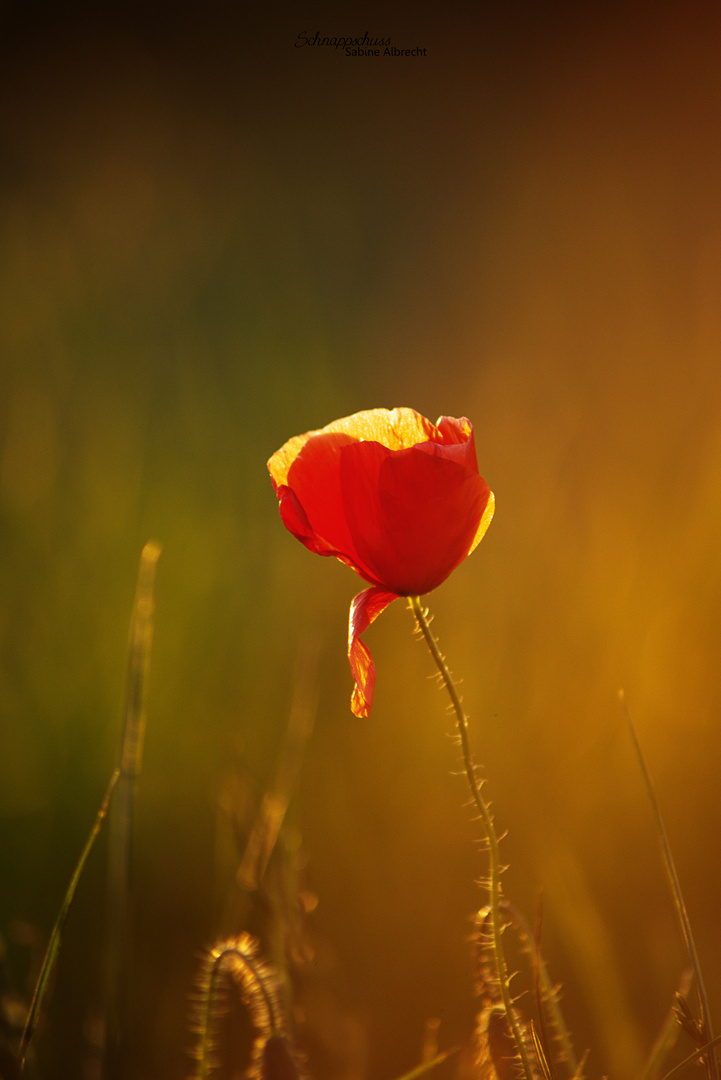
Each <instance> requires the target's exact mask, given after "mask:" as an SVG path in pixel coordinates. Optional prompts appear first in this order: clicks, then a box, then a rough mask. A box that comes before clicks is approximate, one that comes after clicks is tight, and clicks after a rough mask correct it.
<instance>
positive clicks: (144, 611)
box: [101, 540, 161, 1075]
mask: <svg viewBox="0 0 721 1080" xmlns="http://www.w3.org/2000/svg"><path fill="white" fill-rule="evenodd" d="M160 550H161V549H160V545H159V544H157V543H155V541H152V540H151V541H149V542H148V543H147V544H146V545H145V546H144V548H143V550H142V552H141V554H140V566H139V569H138V583H137V587H136V590H135V603H134V605H133V614H132V617H131V620H130V641H129V648H128V674H127V681H126V691H125V710H124V712H125V716H124V723H123V736H122V746H121V751H120V779H119V782H118V794H117V797H116V799H115V802H114V805H113V811H112V814H111V817H110V838H109V843H108V911H107V932H106V933H107V936H106V952H105V979H104V998H103V1024H102V1031H103V1043H102V1047H101V1054H102V1056H103V1057H104V1059H105V1062H104V1064H105V1066H106V1070H107V1071H108V1074H109V1075H120V1072H121V1068H120V1064H119V1058H120V1047H121V1037H122V1028H123V1023H122V1019H121V1017H122V1013H123V1011H124V1010H123V1007H122V1002H123V993H122V985H121V984H122V975H123V966H124V965H123V952H124V946H125V942H126V937H127V925H128V895H129V882H130V849H131V840H132V825H133V802H134V798H135V787H136V784H137V780H138V777H139V776H140V770H141V767H142V760H143V745H144V742H145V721H146V715H145V691H146V685H147V678H148V671H149V667H150V649H151V645H152V640H153V590H154V586H155V568H156V565H157V562H158V558H159V557H160Z"/></svg>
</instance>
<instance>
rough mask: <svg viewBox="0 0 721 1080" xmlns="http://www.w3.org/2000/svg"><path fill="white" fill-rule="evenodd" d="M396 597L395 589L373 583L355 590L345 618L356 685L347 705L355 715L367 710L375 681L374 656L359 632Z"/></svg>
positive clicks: (349, 658)
mask: <svg viewBox="0 0 721 1080" xmlns="http://www.w3.org/2000/svg"><path fill="white" fill-rule="evenodd" d="M397 599H398V594H397V593H394V592H388V590H387V589H382V588H381V587H380V586H378V585H373V586H371V588H370V589H364V590H363V592H361V593H358V595H357V596H355V597H354V598H353V602H352V603H351V606H350V617H349V619H348V660H349V661H350V669H351V672H352V673H353V679H354V682H355V685H354V687H353V695H352V697H351V703H350V707H351V711H352V712H353V713H355V715H356V716H360V717H365V716H368V714H369V713H370V711H371V705H372V704H373V688H374V687H375V681H376V668H375V664H374V663H373V657H372V656H371V654H370V651H369V649H368V647H367V645H364V644H363V642H362V641H361V640H360V637H361V634H364V633H365V631H366V630H367V629H368V627H369V626H370V624H371V623H372V622H375V620H376V619H377V618H378V616H379V615H380V614H381V613H382V612H383V611H385V609H386V608H387V607H388V605H389V604H392V603H393V601H394V600H397Z"/></svg>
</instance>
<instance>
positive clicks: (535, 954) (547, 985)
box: [501, 901, 581, 1077]
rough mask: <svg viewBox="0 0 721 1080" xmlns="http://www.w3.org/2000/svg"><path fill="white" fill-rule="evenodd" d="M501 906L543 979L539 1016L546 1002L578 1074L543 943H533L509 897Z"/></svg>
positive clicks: (566, 1055)
mask: <svg viewBox="0 0 721 1080" xmlns="http://www.w3.org/2000/svg"><path fill="white" fill-rule="evenodd" d="M501 909H502V910H503V911H507V912H508V914H509V916H510V918H511V919H512V920H513V922H514V923H515V924H516V927H517V929H518V932H519V940H520V943H521V948H522V949H523V951H524V953H525V954H526V956H527V957H528V960H529V963H530V964H531V966H532V967H533V969H534V971H535V973H536V975H537V978H538V982H539V983H540V986H541V993H542V1000H541V1001H540V1002H539V1019H541V1007H542V1006H545V1008H546V1010H547V1012H548V1014H549V1018H550V1022H551V1027H552V1028H553V1036H554V1039H555V1041H556V1042H557V1044H558V1046H559V1047H560V1050H561V1055H562V1057H563V1059H564V1061H565V1062H566V1063H567V1065H568V1068H569V1071H570V1073H571V1076H572V1077H575V1076H578V1075H579V1073H580V1070H581V1062H580V1061H579V1060H578V1057H577V1055H576V1051H575V1050H574V1048H573V1043H572V1042H571V1036H570V1034H569V1031H568V1028H567V1027H566V1022H565V1020H564V1017H563V1012H562V1011H561V1007H560V1005H559V1003H558V991H557V988H556V987H555V986H554V985H553V983H552V982H551V977H550V975H549V974H548V967H547V965H546V961H545V960H544V958H543V956H542V954H541V949H540V946H539V945H537V944H536V943H534V940H533V937H532V935H531V929H530V927H529V925H528V923H527V921H526V919H525V918H524V916H523V915H522V913H521V912H520V911H518V910H517V909H516V908H515V907H513V905H512V904H509V903H507V902H506V901H503V902H502V903H501Z"/></svg>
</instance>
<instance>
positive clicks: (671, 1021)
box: [640, 970, 693, 1080]
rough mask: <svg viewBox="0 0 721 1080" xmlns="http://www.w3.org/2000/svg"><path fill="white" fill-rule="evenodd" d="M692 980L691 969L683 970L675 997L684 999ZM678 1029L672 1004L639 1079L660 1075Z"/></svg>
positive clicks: (649, 1078)
mask: <svg viewBox="0 0 721 1080" xmlns="http://www.w3.org/2000/svg"><path fill="white" fill-rule="evenodd" d="M692 982H693V972H692V971H691V970H688V971H684V973H683V975H682V976H681V981H680V983H679V986H678V990H677V991H676V996H677V998H678V997H679V996H680V997H681V999H682V1000H685V999H686V997H687V996H688V992H689V990H690V989H691V983H692ZM680 1031H681V1027H680V1025H679V1022H678V1014H677V1012H676V1009H675V1008H674V1007H673V1006H672V1007H671V1008H670V1009H669V1010H668V1015H667V1016H666V1019H665V1021H664V1023H663V1026H662V1028H661V1030H660V1032H659V1033H658V1036H657V1038H656V1041H655V1043H654V1044H653V1046H652V1048H651V1053H650V1054H649V1057H648V1061H647V1063H646V1067H645V1068H644V1070H643V1072H642V1073H641V1078H640V1080H654V1078H655V1077H657V1076H660V1075H661V1067H662V1065H663V1062H664V1061H665V1060H666V1058H667V1057H668V1055H669V1053H670V1052H671V1050H673V1048H674V1046H675V1044H676V1040H677V1039H678V1036H679V1034H680Z"/></svg>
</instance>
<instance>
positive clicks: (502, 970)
mask: <svg viewBox="0 0 721 1080" xmlns="http://www.w3.org/2000/svg"><path fill="white" fill-rule="evenodd" d="M408 606H409V607H410V609H411V611H412V612H413V614H414V616H415V619H416V623H417V625H418V629H419V630H420V632H421V634H422V635H423V637H424V638H425V641H426V644H427V646H428V648H429V649H430V653H431V656H432V657H433V660H434V662H435V665H436V667H437V668H438V671H439V674H440V676H441V679H442V680H443V683H444V685H445V688H446V690H447V691H448V695H449V697H450V699H451V703H452V705H453V710H454V712H455V714H456V726H457V728H458V738H459V740H460V744H461V751H462V753H463V764H464V767H465V772H466V778H467V780H468V786H469V787H470V789H471V796H472V798H473V802H474V803H475V805H476V808H477V809H478V813H479V816H480V818H481V821H482V823H483V829H484V832H485V834H486V835H485V839H486V846H487V847H488V856H489V862H490V872H489V876H488V892H489V910H490V922H491V937H492V945H493V957H494V960H495V964H496V973H497V975H498V983H499V986H500V991H501V998H502V1000H503V1007H504V1009H505V1012H506V1016H507V1018H508V1023H509V1026H510V1028H511V1032H512V1034H513V1040H514V1042H515V1044H516V1048H517V1050H518V1055H519V1057H520V1059H521V1064H522V1066H523V1072H524V1074H525V1077H526V1080H534V1073H533V1069H532V1067H531V1062H530V1060H529V1057H528V1052H527V1049H526V1042H525V1039H524V1037H523V1033H522V1031H521V1027H520V1024H519V1022H518V1017H517V1015H516V1012H515V1010H514V1008H513V1001H512V999H511V992H510V988H509V985H508V967H507V965H506V957H505V953H504V951H503V943H502V941H501V934H502V932H503V923H502V919H501V899H502V891H501V860H500V856H499V849H498V836H497V834H496V829H495V826H494V824H493V815H492V814H491V810H490V807H489V805H488V803H487V802H486V800H485V799H484V798H483V794H482V792H481V784H479V782H478V780H477V779H476V768H475V765H474V763H473V756H472V754H471V744H470V740H469V737H468V719H467V717H466V713H465V710H464V708H463V705H462V703H461V699H460V697H459V696H458V691H457V689H456V685H455V683H454V682H453V679H452V677H451V673H450V671H449V669H448V665H447V664H446V660H445V657H444V656H443V654H442V653H441V650H440V649H439V647H438V642H437V641H436V639H435V637H434V636H433V633H432V631H431V628H430V625H429V622H428V612H427V611H425V610H424V609H423V606H422V605H421V600H420V597H419V596H409V597H408Z"/></svg>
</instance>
